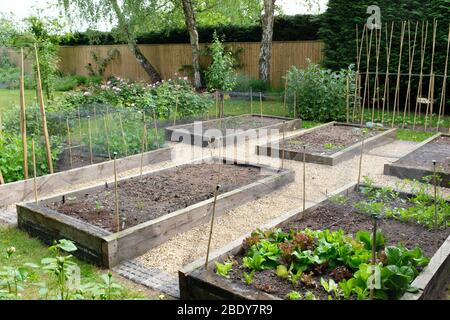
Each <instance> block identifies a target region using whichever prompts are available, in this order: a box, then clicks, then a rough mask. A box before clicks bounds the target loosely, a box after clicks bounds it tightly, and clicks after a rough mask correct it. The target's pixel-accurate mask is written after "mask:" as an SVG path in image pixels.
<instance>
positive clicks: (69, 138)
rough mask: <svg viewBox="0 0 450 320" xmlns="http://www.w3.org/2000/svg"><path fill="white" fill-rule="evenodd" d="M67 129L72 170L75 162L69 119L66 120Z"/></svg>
mask: <svg viewBox="0 0 450 320" xmlns="http://www.w3.org/2000/svg"><path fill="white" fill-rule="evenodd" d="M66 127H67V143H68V144H69V160H70V169H72V168H73V161H72V140H71V137H70V126H69V118H66Z"/></svg>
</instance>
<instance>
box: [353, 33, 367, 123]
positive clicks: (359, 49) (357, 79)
mask: <svg viewBox="0 0 450 320" xmlns="http://www.w3.org/2000/svg"><path fill="white" fill-rule="evenodd" d="M365 28H366V25H364V29H363V32H362V35H361V46H359V44H358V40H359V34H358V25H356V33H357V36H356V51H357V55H356V76H355V101H354V104H353V113H352V122H354V121H355V114H356V108H357V105H358V98H361V90H360V85H361V74H360V66H361V55H362V48H363V45H362V44H363V42H364V35H365Z"/></svg>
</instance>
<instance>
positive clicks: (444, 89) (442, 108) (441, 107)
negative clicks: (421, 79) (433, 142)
mask: <svg viewBox="0 0 450 320" xmlns="http://www.w3.org/2000/svg"><path fill="white" fill-rule="evenodd" d="M449 49H450V23H449V25H448V41H447V54H446V57H445V71H444V80H443V81H442V93H441V102H440V103H439V118H438V123H437V128H436V131H439V125H440V122H441V114H442V116H444V111H445V94H446V93H447V74H448V54H449ZM449 130H450V129H449Z"/></svg>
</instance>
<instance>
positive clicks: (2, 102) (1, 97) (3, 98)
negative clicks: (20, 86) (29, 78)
mask: <svg viewBox="0 0 450 320" xmlns="http://www.w3.org/2000/svg"><path fill="white" fill-rule="evenodd" d="M19 95H20V93H19V90H9V89H0V110H2V111H3V112H4V111H5V110H8V109H10V108H12V107H13V106H15V105H19V103H20V100H19V99H20V96H19ZM35 99H36V91H35V90H25V102H26V103H27V105H28V104H29V103H30V102H31V101H35Z"/></svg>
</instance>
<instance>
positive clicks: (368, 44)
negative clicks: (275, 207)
mask: <svg viewBox="0 0 450 320" xmlns="http://www.w3.org/2000/svg"><path fill="white" fill-rule="evenodd" d="M366 32H367V35H366V53H367V56H366V58H367V61H366V63H367V66H366V77H365V79H364V94H363V103H362V108H361V120H360V125H363V123H364V108H365V104H366V94H367V100H368V104H370V101H369V100H370V99H369V97H370V93H368V92H369V71H370V53H371V49H372V36H373V29H371V30H370V41H368V38H369V34H368V33H369V29H368V28H366Z"/></svg>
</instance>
